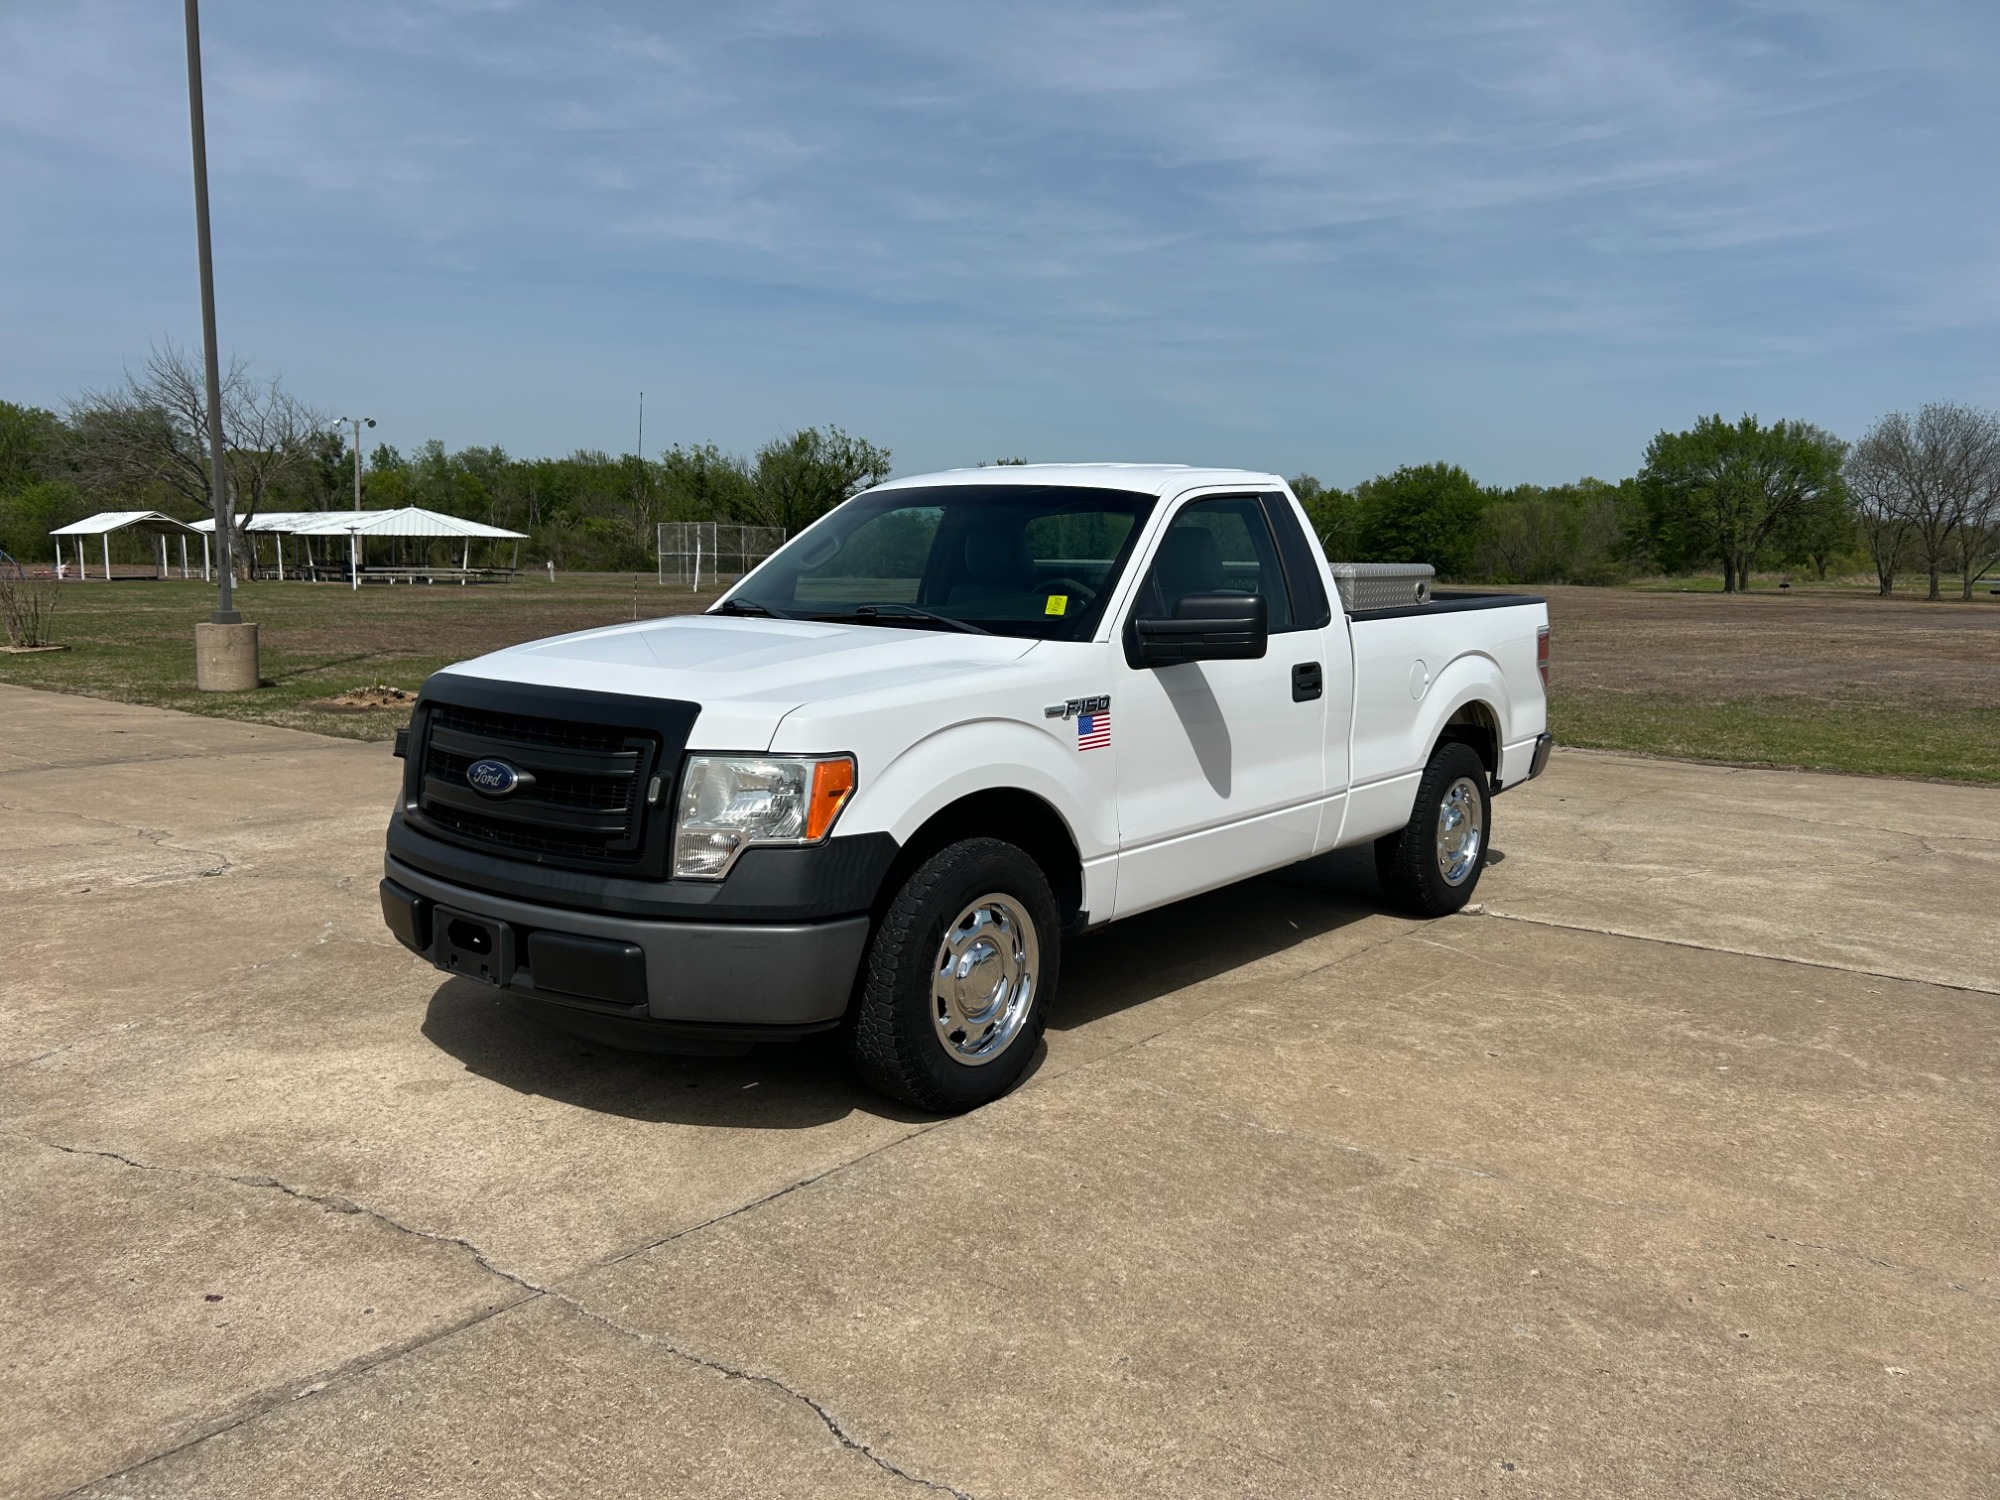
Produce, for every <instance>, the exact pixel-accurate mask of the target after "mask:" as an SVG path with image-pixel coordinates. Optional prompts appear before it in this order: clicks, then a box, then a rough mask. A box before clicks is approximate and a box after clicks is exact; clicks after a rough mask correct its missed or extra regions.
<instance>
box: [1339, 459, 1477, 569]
mask: <svg viewBox="0 0 2000 1500" xmlns="http://www.w3.org/2000/svg"><path fill="white" fill-rule="evenodd" d="M1354 498H1355V505H1356V510H1357V516H1356V542H1357V546H1356V551H1357V552H1358V553H1359V560H1360V561H1363V562H1427V563H1429V564H1430V565H1431V566H1432V567H1434V568H1436V569H1437V570H1438V572H1439V573H1440V574H1441V575H1443V576H1445V577H1450V578H1458V577H1464V576H1465V575H1466V574H1467V573H1469V572H1470V571H1471V570H1472V561H1473V551H1474V548H1475V547H1476V546H1477V545H1478V541H1479V524H1480V520H1481V518H1482V517H1483V516H1484V515H1485V513H1486V507H1487V505H1488V504H1489V503H1491V500H1492V496H1491V495H1490V494H1489V493H1488V492H1487V491H1486V490H1483V489H1481V488H1480V487H1479V485H1478V484H1477V483H1475V482H1474V480H1473V478H1472V476H1471V475H1470V474H1468V473H1466V472H1465V470H1463V469H1461V468H1460V467H1459V466H1458V465H1457V464H1442V463H1438V464H1420V465H1415V466H1412V465H1408V464H1406V465H1404V466H1403V467H1402V468H1400V469H1398V470H1396V472H1395V473H1393V474H1388V475H1381V476H1378V477H1376V478H1374V479H1369V480H1364V481H1363V482H1362V483H1361V484H1360V485H1358V486H1357V487H1356V489H1355V494H1354Z"/></svg>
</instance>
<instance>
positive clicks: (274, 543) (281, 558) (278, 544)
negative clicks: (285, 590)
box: [271, 531, 285, 583]
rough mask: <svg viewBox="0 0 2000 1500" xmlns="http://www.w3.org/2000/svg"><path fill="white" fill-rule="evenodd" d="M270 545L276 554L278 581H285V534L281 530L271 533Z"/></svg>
mask: <svg viewBox="0 0 2000 1500" xmlns="http://www.w3.org/2000/svg"><path fill="white" fill-rule="evenodd" d="M271 547H272V549H273V550H274V551H275V552H276V553H277V554H278V582H280V583H283V582H284V581H285V534H284V533H283V532H282V531H274V532H272V533H271Z"/></svg>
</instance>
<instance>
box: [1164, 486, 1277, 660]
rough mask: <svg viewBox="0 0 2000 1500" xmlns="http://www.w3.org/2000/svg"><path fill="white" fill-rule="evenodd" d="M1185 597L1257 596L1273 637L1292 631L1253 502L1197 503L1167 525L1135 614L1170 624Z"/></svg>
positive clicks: (1273, 551)
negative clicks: (1166, 620)
mask: <svg viewBox="0 0 2000 1500" xmlns="http://www.w3.org/2000/svg"><path fill="white" fill-rule="evenodd" d="M1189 594H1262V595H1263V596H1264V604H1265V608H1266V610H1267V611H1268V614H1269V618H1270V621H1271V633H1272V634H1273V635H1276V634H1277V633H1278V632H1279V631H1281V630H1293V629H1297V628H1298V627H1297V626H1295V625H1294V624H1293V623H1292V602H1291V594H1290V592H1289V591H1288V590H1287V589H1286V587H1285V572H1284V569H1283V567H1282V566H1280V564H1279V561H1278V549H1277V546H1276V544H1275V543H1274V542H1273V541H1272V539H1271V527H1270V523H1269V522H1268V521H1267V520H1266V519H1265V517H1264V508H1263V506H1261V505H1260V504H1258V503H1257V501H1256V499H1255V498H1253V497H1251V496H1249V495H1241V496H1231V497H1230V498H1228V499H1226V500H1197V501H1195V502H1193V503H1192V504H1190V505H1185V506H1183V507H1182V508H1181V511H1180V513H1179V514H1178V515H1176V516H1175V517H1174V518H1173V520H1172V521H1171V522H1170V523H1169V524H1168V526H1167V530H1166V533H1165V535H1163V536H1162V537H1161V538H1160V548H1159V551H1158V552H1156V553H1154V555H1153V566H1152V568H1151V569H1150V570H1149V571H1148V572H1147V574H1146V581H1145V584H1144V585H1143V586H1142V587H1141V588H1140V590H1139V604H1138V610H1137V613H1138V614H1140V615H1144V616H1148V617H1156V618H1160V619H1170V618H1172V616H1173V612H1174V606H1175V605H1177V604H1179V603H1180V601H1181V600H1182V599H1183V598H1185V597H1186V596H1187V595H1189Z"/></svg>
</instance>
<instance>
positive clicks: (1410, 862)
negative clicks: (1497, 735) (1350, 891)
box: [1375, 740, 1493, 917]
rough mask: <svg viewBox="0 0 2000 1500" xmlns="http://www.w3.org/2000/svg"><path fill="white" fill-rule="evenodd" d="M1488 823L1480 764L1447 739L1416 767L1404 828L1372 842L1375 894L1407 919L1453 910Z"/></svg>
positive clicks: (1473, 880) (1465, 893)
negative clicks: (1420, 771)
mask: <svg viewBox="0 0 2000 1500" xmlns="http://www.w3.org/2000/svg"><path fill="white" fill-rule="evenodd" d="M1492 823H1493V802H1492V799H1491V797H1489V796H1488V794H1487V790H1486V763H1485V762H1484V761H1482V760H1481V759H1480V758H1479V752H1478V751H1476V750H1474V749H1473V748H1472V747H1471V746H1470V745H1467V744H1463V743H1461V742H1459V741H1457V740H1447V741H1446V742H1445V743H1444V744H1442V745H1439V746H1438V747H1437V751H1436V753H1435V754H1433V755H1432V756H1431V763H1430V764H1429V765H1428V766H1426V767H1424V775H1423V780H1422V781H1420V782H1418V784H1417V805H1416V806H1415V807H1414V808H1413V809H1412V810H1411V812H1410V821H1409V823H1408V825H1407V826H1405V827H1404V828H1403V830H1402V831H1401V832H1400V833H1391V834H1386V835H1384V836H1383V837H1382V838H1379V839H1377V840H1376V841H1375V873H1376V874H1377V875H1378V876H1380V877H1381V881H1382V894H1383V895H1385V896H1387V897H1388V898H1389V900H1390V902H1391V903H1392V904H1393V905H1395V906H1397V907H1399V908H1400V909H1401V910H1403V911H1406V912H1408V913H1410V914H1411V915H1412V916H1417V917H1443V916H1449V915H1450V914H1451V913H1452V912H1455V911H1457V910H1458V909H1459V908H1460V907H1462V906H1464V905H1465V903H1466V902H1468V901H1470V900H1471V899H1472V892H1473V888H1474V887H1476V886H1477V885H1478V884H1479V872H1480V871H1481V870H1482V869H1484V868H1485V866H1486V836H1487V830H1488V829H1489V828H1491V827H1492Z"/></svg>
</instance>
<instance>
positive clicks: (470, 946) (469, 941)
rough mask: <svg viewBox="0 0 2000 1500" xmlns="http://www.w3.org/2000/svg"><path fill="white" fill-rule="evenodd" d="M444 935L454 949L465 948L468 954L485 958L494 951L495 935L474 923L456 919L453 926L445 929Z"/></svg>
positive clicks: (452, 923)
mask: <svg viewBox="0 0 2000 1500" xmlns="http://www.w3.org/2000/svg"><path fill="white" fill-rule="evenodd" d="M444 935H445V937H446V939H448V940H449V941H450V943H451V945H452V947H454V948H463V949H464V950H465V951H466V952H468V953H477V954H479V955H480V956H481V957H484V956H485V955H486V954H489V953H491V952H492V951H493V934H492V933H491V932H490V931H488V930H487V929H486V928H484V927H481V926H479V925H478V924H477V923H474V922H466V921H462V920H459V919H457V918H454V919H453V920H452V922H451V925H450V926H448V927H446V928H445V930H444Z"/></svg>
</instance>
